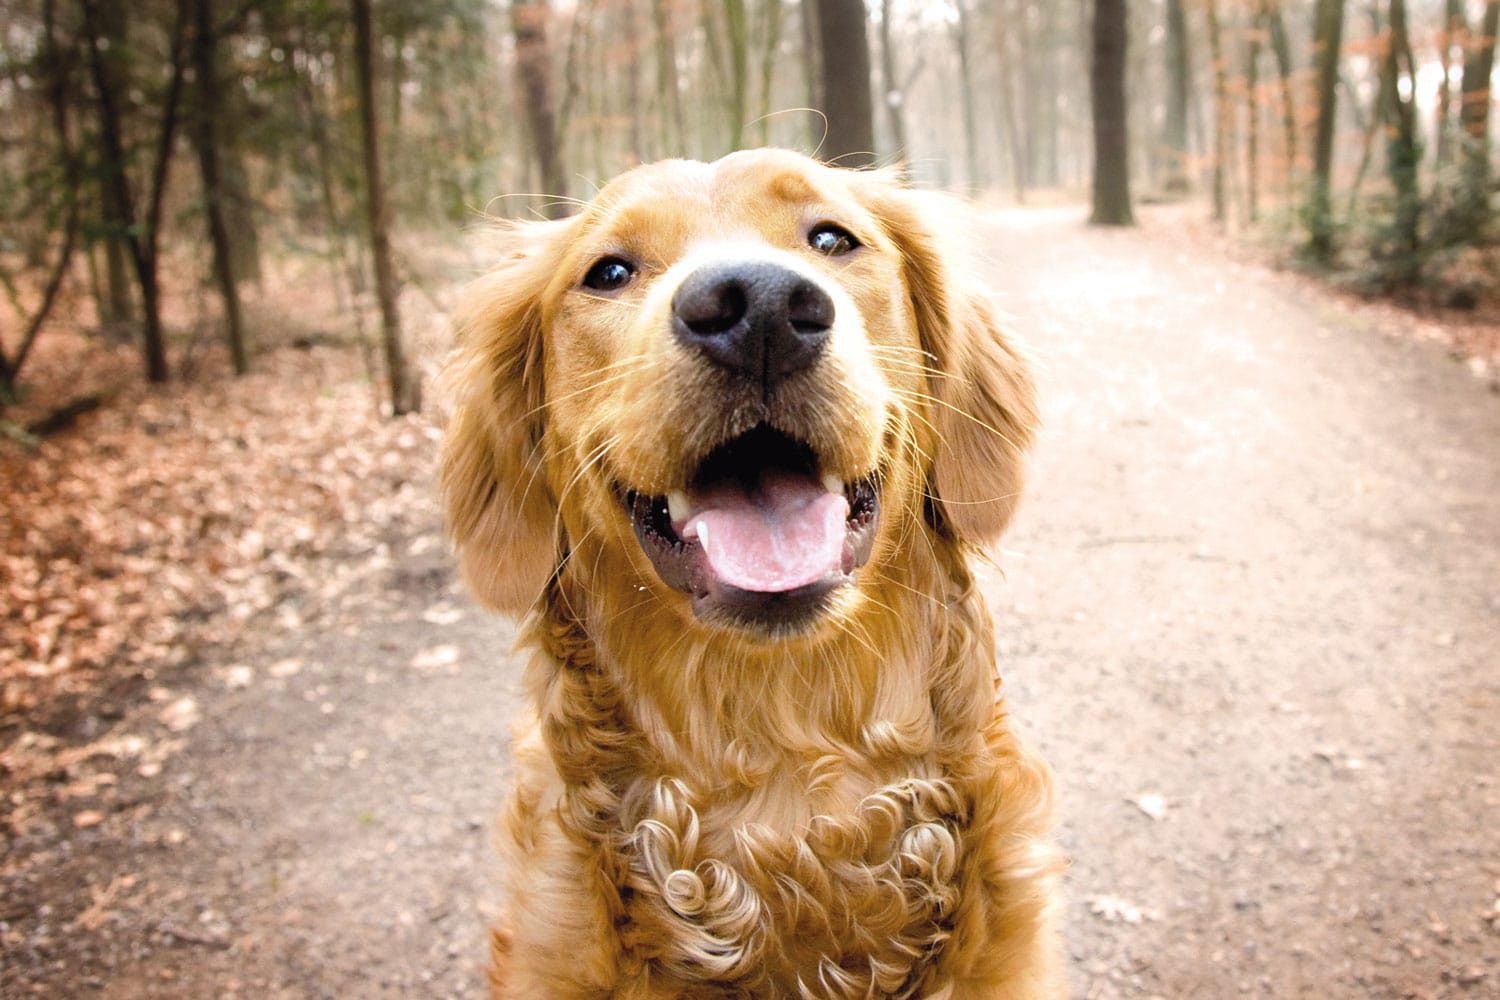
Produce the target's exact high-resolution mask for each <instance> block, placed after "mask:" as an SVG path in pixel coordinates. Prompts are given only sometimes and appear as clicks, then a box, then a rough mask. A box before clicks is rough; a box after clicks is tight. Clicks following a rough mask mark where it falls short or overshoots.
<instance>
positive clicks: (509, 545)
mask: <svg viewBox="0 0 1500 1000" xmlns="http://www.w3.org/2000/svg"><path fill="white" fill-rule="evenodd" d="M565 225H566V222H562V223H552V222H548V223H528V224H523V225H520V226H517V227H516V228H515V229H513V230H511V231H510V232H509V233H508V234H507V237H508V238H509V239H513V240H514V241H515V242H514V244H513V245H512V247H511V249H510V252H509V254H508V256H507V258H506V259H505V260H504V261H503V262H502V263H501V264H500V265H499V266H498V267H496V268H495V269H493V270H492V271H490V272H489V273H488V274H486V275H484V276H483V277H481V278H479V279H478V280H477V281H475V282H474V283H473V284H472V285H471V286H470V287H469V289H468V291H467V292H466V293H465V298H464V302H463V304H462V305H461V306H460V308H459V311H458V313H457V316H456V319H455V326H456V330H457V338H458V348H457V350H456V351H455V353H454V357H453V360H452V361H451V362H450V364H449V368H448V371H447V373H446V376H445V377H446V379H447V381H448V384H449V386H450V389H451V393H452V396H453V404H454V409H453V415H452V416H451V417H450V418H449V421H448V426H447V430H446V432H445V435H444V440H443V458H442V494H443V502H444V505H445V507H446V510H447V520H448V532H449V534H450V536H451V537H452V539H453V544H454V548H455V550H456V551H457V553H458V559H459V568H460V570H461V571H462V573H463V576H464V580H465V582H466V583H467V584H468V585H469V588H470V590H471V591H473V593H474V596H475V597H476V598H477V599H478V600H479V601H480V602H481V603H482V604H484V605H486V606H487V607H489V608H491V609H493V610H496V611H501V612H505V613H507V614H513V615H521V614H524V613H525V612H526V611H527V610H528V609H529V608H530V607H531V605H532V603H533V602H534V601H535V600H536V598H537V596H538V595H539V594H540V593H541V591H542V588H543V587H544V586H545V585H546V583H547V580H548V578H549V577H550V576H551V574H552V572H553V570H554V569H555V567H556V565H557V560H558V555H559V552H560V551H561V546H562V544H563V543H562V539H561V538H560V536H559V532H560V531H561V528H560V527H559V524H558V518H557V506H556V503H555V501H554V499H553V497H552V495H551V491H550V489H549V488H548V485H547V480H546V475H545V473H544V470H543V462H542V452H541V442H542V430H543V421H544V413H543V406H544V403H545V395H544V388H543V381H542V364H543V353H542V352H543V340H542V317H541V300H542V293H543V291H544V290H545V289H546V286H547V283H548V281H549V279H550V278H551V276H552V273H553V271H554V270H555V268H554V267H553V266H551V265H553V263H554V262H553V261H552V259H551V258H552V257H553V256H554V253H553V251H552V246H553V243H554V240H555V239H556V237H557V235H558V232H559V230H560V229H561V228H562V227H563V226H565Z"/></svg>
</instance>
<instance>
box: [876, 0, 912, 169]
mask: <svg viewBox="0 0 1500 1000" xmlns="http://www.w3.org/2000/svg"><path fill="white" fill-rule="evenodd" d="M891 16H892V15H891V0H880V85H881V86H880V104H881V106H882V107H884V108H885V117H886V123H887V124H888V125H889V127H890V130H891V146H892V147H893V148H892V153H893V154H894V155H895V156H896V158H897V159H905V158H906V156H907V154H908V153H909V152H910V150H909V148H908V143H907V139H906V109H905V108H904V107H903V106H902V105H904V104H905V103H906V94H905V93H904V92H903V88H902V86H901V78H900V76H899V74H898V72H897V69H896V50H895V42H894V40H893V39H892V31H891Z"/></svg>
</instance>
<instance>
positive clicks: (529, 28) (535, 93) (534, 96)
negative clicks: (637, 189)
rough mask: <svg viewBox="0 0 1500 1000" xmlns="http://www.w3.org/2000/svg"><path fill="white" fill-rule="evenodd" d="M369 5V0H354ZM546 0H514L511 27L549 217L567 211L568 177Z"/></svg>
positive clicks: (532, 144) (527, 118)
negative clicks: (556, 105) (561, 149)
mask: <svg viewBox="0 0 1500 1000" xmlns="http://www.w3.org/2000/svg"><path fill="white" fill-rule="evenodd" d="M355 2H356V3H358V4H362V5H364V6H365V7H366V8H368V6H369V0H355ZM547 16H548V9H547V4H546V0H514V2H513V3H512V4H511V28H512V30H513V31H514V32H515V36H516V73H517V75H518V77H519V78H520V83H521V91H522V93H524V94H525V95H526V123H527V126H528V130H529V132H530V138H531V149H532V152H533V153H534V154H535V156H536V165H537V168H538V170H539V171H540V174H541V176H540V178H539V180H540V182H541V186H542V191H543V192H544V193H545V194H546V195H547V200H546V202H545V204H544V205H543V206H542V211H543V212H544V213H546V215H547V216H548V217H549V218H554V219H555V218H560V217H561V216H563V215H565V214H567V212H566V207H567V206H566V204H565V202H566V199H567V195H568V191H567V188H568V182H567V177H566V175H565V174H564V173H563V166H562V157H561V155H560V152H559V150H558V145H557V118H556V113H555V109H554V108H553V106H552V55H551V50H550V49H549V48H548V46H547Z"/></svg>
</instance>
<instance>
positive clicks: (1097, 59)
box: [1089, 0, 1135, 226]
mask: <svg viewBox="0 0 1500 1000" xmlns="http://www.w3.org/2000/svg"><path fill="white" fill-rule="evenodd" d="M1127 23H1128V18H1127V17H1126V9H1125V0H1094V31H1093V51H1094V56H1093V67H1092V70H1091V72H1090V74H1089V79H1090V83H1091V90H1092V92H1093V108H1094V215H1093V219H1092V221H1093V223H1094V225H1096V226H1129V225H1134V224H1135V215H1134V213H1133V212H1132V210H1131V205H1130V142H1129V137H1128V131H1127V127H1126V115H1127V113H1128V105H1127V103H1126V100H1125V53H1126V45H1127V38H1126V25H1127Z"/></svg>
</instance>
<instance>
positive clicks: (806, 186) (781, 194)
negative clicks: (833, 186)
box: [770, 173, 819, 202]
mask: <svg viewBox="0 0 1500 1000" xmlns="http://www.w3.org/2000/svg"><path fill="white" fill-rule="evenodd" d="M770 193H771V196H772V197H774V198H780V199H781V200H782V201H791V202H805V201H816V200H817V199H818V198H819V195H818V192H817V190H816V189H815V188H814V187H813V186H812V184H811V183H810V182H809V181H808V179H807V178H806V177H803V176H802V175H800V174H792V173H784V174H780V175H778V176H777V177H776V178H775V179H774V180H772V181H771V184H770Z"/></svg>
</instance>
